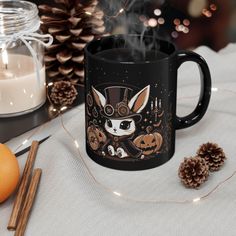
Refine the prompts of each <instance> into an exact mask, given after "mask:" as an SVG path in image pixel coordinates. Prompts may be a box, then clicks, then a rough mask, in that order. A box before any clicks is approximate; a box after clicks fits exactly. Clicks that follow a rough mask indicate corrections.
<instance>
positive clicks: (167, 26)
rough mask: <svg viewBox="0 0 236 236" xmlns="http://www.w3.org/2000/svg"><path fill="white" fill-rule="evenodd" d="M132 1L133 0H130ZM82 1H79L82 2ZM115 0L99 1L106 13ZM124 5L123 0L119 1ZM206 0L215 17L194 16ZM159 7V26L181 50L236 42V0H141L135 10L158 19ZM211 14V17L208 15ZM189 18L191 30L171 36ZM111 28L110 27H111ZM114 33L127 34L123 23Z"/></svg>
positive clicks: (40, 1)
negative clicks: (191, 7) (175, 22)
mask: <svg viewBox="0 0 236 236" xmlns="http://www.w3.org/2000/svg"><path fill="white" fill-rule="evenodd" d="M130 1H131V0H130ZM31 2H34V3H36V4H50V3H53V2H54V1H53V0H31ZM78 2H79V1H78ZM111 2H112V1H109V0H100V1H99V4H100V7H101V9H103V10H104V12H105V14H107V15H109V14H112V13H114V12H111V10H110V9H111V6H110V4H112V3H111ZM118 2H120V4H121V6H122V2H124V1H122V0H121V1H118ZM204 2H205V6H204V9H205V10H206V11H207V10H209V11H210V14H211V16H210V15H209V14H208V13H209V11H208V12H206V14H200V15H199V16H193V15H194V14H193V13H192V12H191V11H193V10H191V9H190V5H191V4H192V5H194V4H195V5H194V6H195V7H194V9H195V11H197V8H198V7H199V8H200V9H201V7H202V4H203V3H204ZM212 5H215V6H216V8H217V9H216V10H214V11H212V10H211V8H210V6H212ZM156 8H158V9H161V11H162V15H161V16H162V17H163V18H164V19H165V23H164V24H163V25H162V26H161V27H160V28H159V31H158V33H160V35H161V36H164V37H166V38H169V39H171V40H172V41H174V42H175V43H176V44H177V46H178V47H179V48H181V49H186V48H188V49H189V48H191V49H192V48H195V47H197V46H199V45H207V46H209V47H211V48H212V49H214V50H216V51H218V50H220V49H221V48H223V47H225V46H226V45H227V44H228V43H229V42H236V1H235V0H181V1H179V0H146V1H145V0H137V1H136V2H135V3H134V5H133V7H132V10H134V11H138V13H139V14H141V13H144V14H145V15H146V16H147V17H149V18H156V19H157V18H158V17H156V16H155V15H154V13H153V12H154V10H155V9H156ZM127 14H129V12H127ZM207 14H208V16H206V15H207ZM176 18H178V19H180V20H181V21H183V20H184V19H189V20H190V22H191V24H190V26H189V33H187V34H185V33H182V32H180V33H178V37H176V38H173V37H171V33H173V32H174V31H175V30H174V27H175V26H174V24H173V21H174V19H176ZM108 28H109V27H108ZM109 31H110V32H115V33H120V32H121V33H123V29H122V25H117V27H113V28H112V29H111V28H109Z"/></svg>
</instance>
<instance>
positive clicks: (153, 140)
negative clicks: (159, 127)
mask: <svg viewBox="0 0 236 236" xmlns="http://www.w3.org/2000/svg"><path fill="white" fill-rule="evenodd" d="M162 142H163V138H162V136H161V134H159V133H158V132H154V133H151V134H143V135H139V136H138V137H137V138H136V139H135V140H134V144H135V146H136V147H137V148H139V149H140V150H141V151H142V154H143V155H145V156H148V155H152V154H156V153H158V151H159V150H160V148H161V145H162Z"/></svg>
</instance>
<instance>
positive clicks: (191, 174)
mask: <svg viewBox="0 0 236 236" xmlns="http://www.w3.org/2000/svg"><path fill="white" fill-rule="evenodd" d="M178 174H179V177H180V179H181V182H182V183H183V184H184V185H185V186H186V187H189V188H197V187H199V186H200V185H201V184H202V183H204V182H205V181H206V180H207V177H208V175H209V167H208V165H207V164H206V161H205V160H204V159H202V158H201V157H198V156H196V157H189V158H184V161H183V162H182V163H181V164H180V167H179V172H178Z"/></svg>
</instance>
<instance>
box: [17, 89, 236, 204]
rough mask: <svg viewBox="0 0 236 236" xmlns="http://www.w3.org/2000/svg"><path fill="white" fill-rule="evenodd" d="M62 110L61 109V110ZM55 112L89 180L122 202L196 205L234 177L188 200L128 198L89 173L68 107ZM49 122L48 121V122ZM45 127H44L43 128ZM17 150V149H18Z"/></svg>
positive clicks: (223, 90) (24, 143) (34, 132)
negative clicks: (67, 120)
mask: <svg viewBox="0 0 236 236" xmlns="http://www.w3.org/2000/svg"><path fill="white" fill-rule="evenodd" d="M219 91H221V92H228V93H231V94H233V95H236V91H233V90H230V89H219V88H216V87H214V88H212V92H213V93H214V92H219ZM195 97H196V96H192V97H181V98H179V99H190V98H195ZM62 108H63V109H62ZM62 108H59V109H56V108H54V109H56V110H57V115H56V116H59V118H60V124H61V127H62V128H63V130H64V131H65V133H66V134H67V135H68V137H69V138H70V139H71V142H72V143H71V144H72V145H73V146H74V148H75V149H76V152H77V154H78V157H79V158H80V160H81V161H82V163H83V165H84V167H85V168H86V170H87V172H88V174H89V176H90V177H91V179H92V180H93V181H94V183H95V184H96V185H97V186H98V187H100V188H101V189H103V190H104V191H106V192H107V193H109V194H111V195H113V196H115V197H119V198H121V199H123V200H127V201H131V202H136V203H149V204H158V203H169V204H171V203H172V204H190V203H197V202H199V201H201V200H205V199H207V198H209V197H210V196H212V195H213V193H215V192H216V191H217V190H219V189H220V188H221V187H223V185H225V184H226V183H227V182H228V181H229V180H230V179H232V178H233V177H234V176H236V169H235V170H234V171H233V172H232V173H231V174H230V175H229V176H228V177H226V178H225V179H223V180H222V181H220V182H219V183H218V184H216V185H215V187H213V188H212V189H210V190H209V191H208V192H207V193H205V194H202V195H199V196H196V197H194V198H189V199H185V198H183V199H167V198H166V199H141V198H134V197H130V196H129V195H126V194H124V193H122V192H119V191H117V190H114V189H112V188H110V187H108V186H107V185H105V184H103V183H102V182H100V181H99V180H98V179H97V177H96V176H95V175H94V174H93V172H92V171H91V169H90V167H89V165H88V164H87V161H86V160H85V157H84V156H83V155H82V154H81V149H80V145H79V142H78V140H77V139H76V138H75V137H74V136H73V134H72V133H71V132H70V131H69V130H68V128H67V127H66V125H65V123H64V120H63V112H64V111H65V110H67V109H68V107H65V106H64V107H62ZM78 112H84V110H83V109H79V110H78ZM49 122H50V121H49ZM49 122H48V123H49ZM43 127H45V126H43ZM41 128H42V127H39V128H38V129H36V130H34V131H33V133H32V134H30V135H29V137H27V138H26V139H25V140H24V141H23V142H22V143H21V145H20V146H24V145H26V144H27V143H28V142H29V141H30V138H32V137H33V135H35V134H36V133H37V132H39V130H40V129H41ZM18 148H19V147H18Z"/></svg>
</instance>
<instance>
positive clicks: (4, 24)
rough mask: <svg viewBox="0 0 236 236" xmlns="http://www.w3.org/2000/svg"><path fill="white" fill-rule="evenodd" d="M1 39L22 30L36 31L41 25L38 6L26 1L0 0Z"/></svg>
mask: <svg viewBox="0 0 236 236" xmlns="http://www.w3.org/2000/svg"><path fill="white" fill-rule="evenodd" d="M0 15H1V17H0V40H3V41H4V40H6V37H8V36H11V35H12V34H15V33H19V32H21V31H26V32H35V31H37V30H38V29H39V27H40V19H39V16H38V8H37V6H36V5H35V4H34V3H31V2H26V1H12V0H4V1H0Z"/></svg>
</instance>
